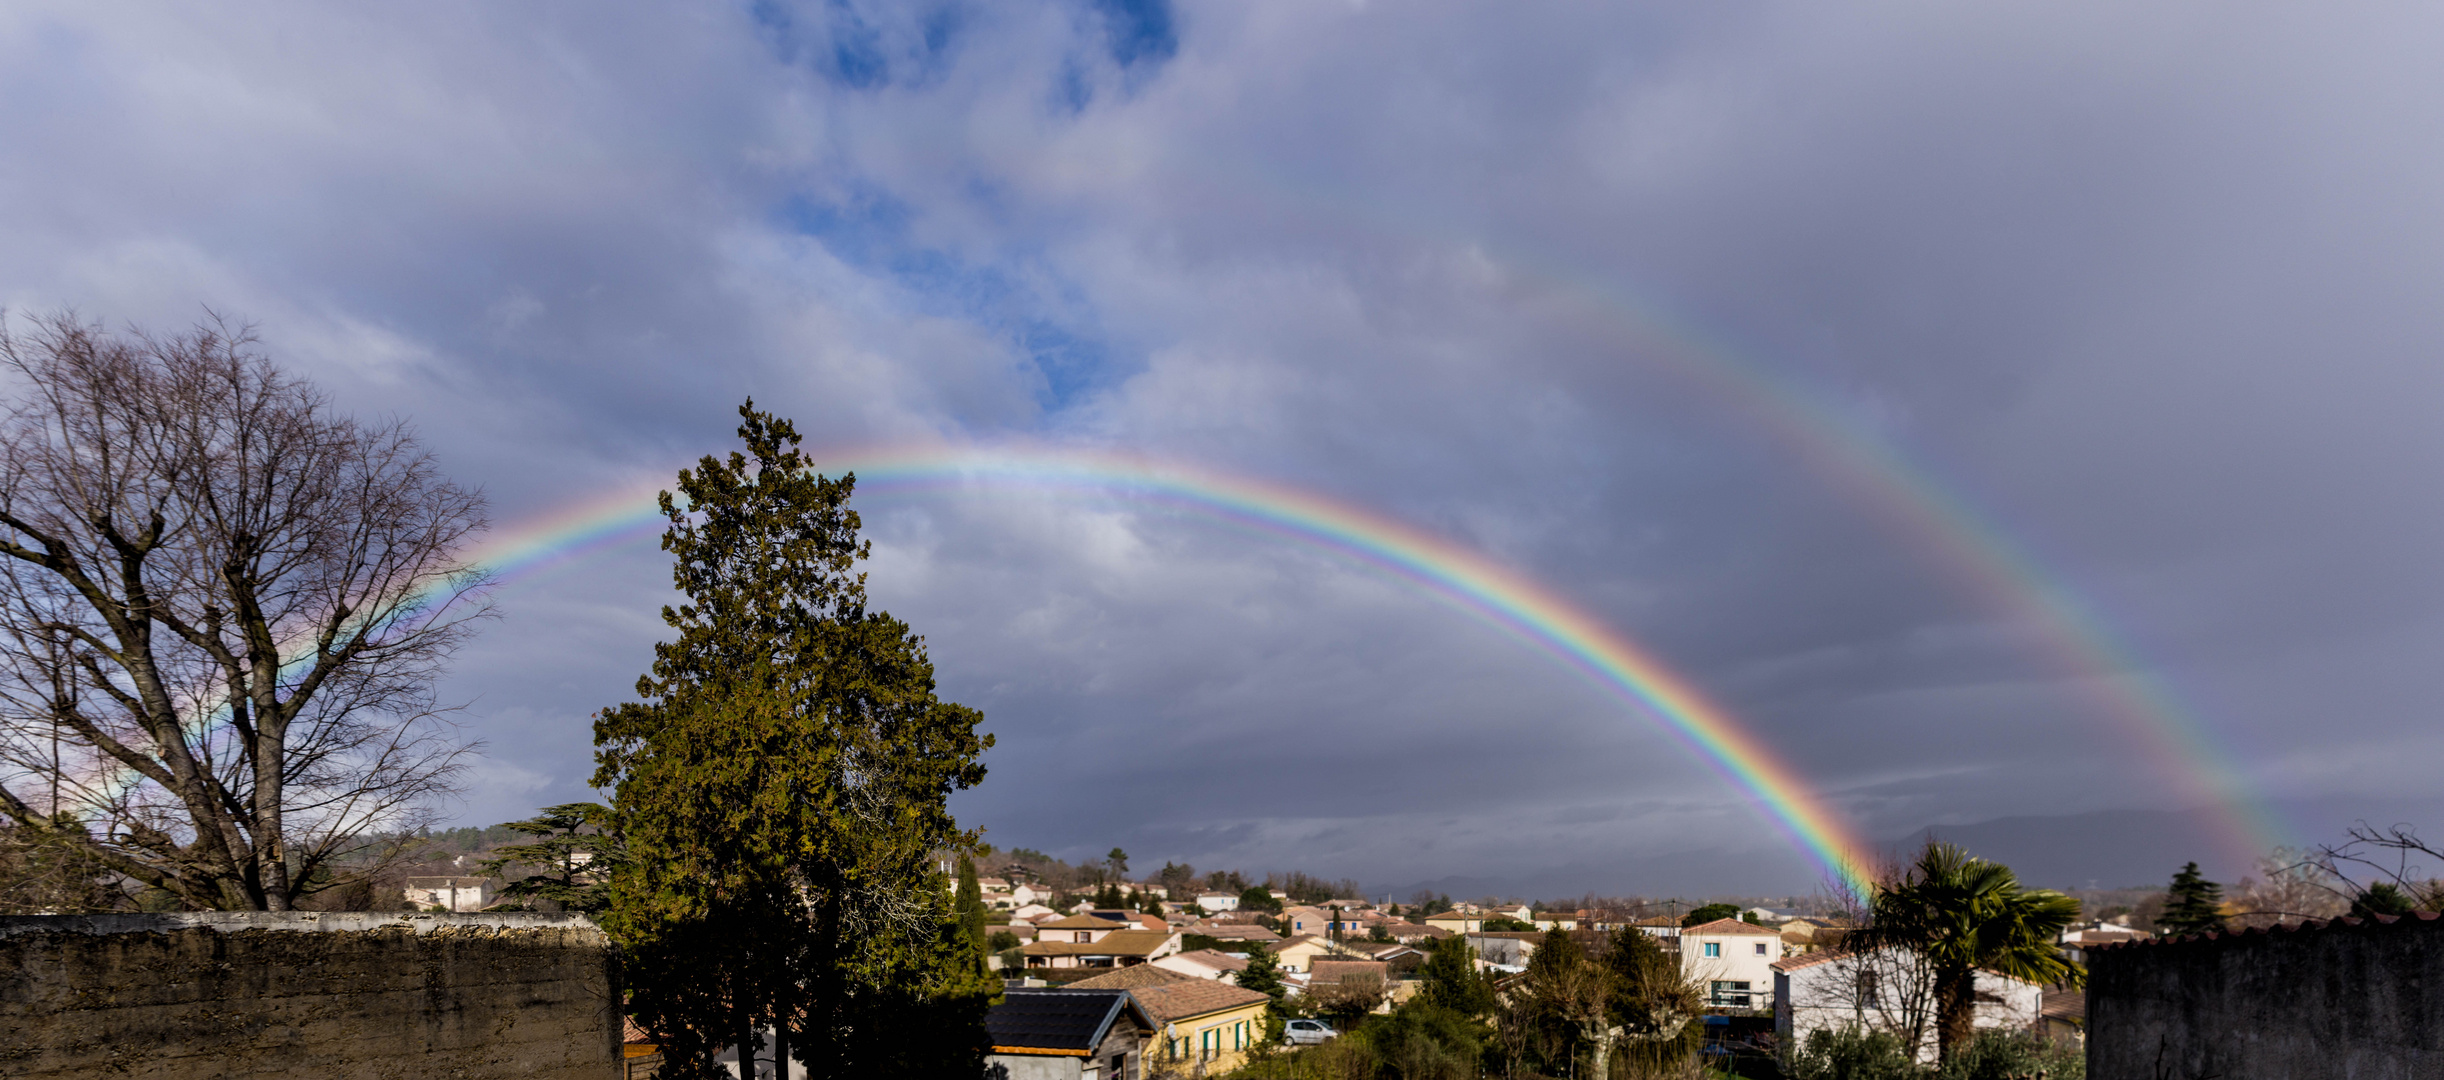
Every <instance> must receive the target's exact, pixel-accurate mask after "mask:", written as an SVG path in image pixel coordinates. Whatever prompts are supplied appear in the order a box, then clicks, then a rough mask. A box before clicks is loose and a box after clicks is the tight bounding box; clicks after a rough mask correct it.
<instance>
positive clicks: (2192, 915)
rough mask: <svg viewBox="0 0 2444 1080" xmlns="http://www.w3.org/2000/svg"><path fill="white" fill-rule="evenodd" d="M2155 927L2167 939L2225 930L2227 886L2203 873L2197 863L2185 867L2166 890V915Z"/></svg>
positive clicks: (2157, 921)
mask: <svg viewBox="0 0 2444 1080" xmlns="http://www.w3.org/2000/svg"><path fill="white" fill-rule="evenodd" d="M2155 925H2156V929H2158V930H2161V931H2162V932H2163V933H2164V934H2165V935H2166V936H2178V935H2181V934H2200V933H2205V932H2207V931H2209V930H2221V929H2223V886H2221V885H2217V884H2215V883H2214V882H2212V881H2208V880H2207V879H2206V876H2205V875H2203V874H2200V873H2199V872H2198V864H2197V863H2190V864H2189V865H2187V866H2184V867H2182V868H2181V872H2180V873H2177V874H2174V875H2173V876H2172V887H2171V888H2169V889H2166V890H2165V891H2164V913H2163V914H2161V915H2158V916H2156V918H2155Z"/></svg>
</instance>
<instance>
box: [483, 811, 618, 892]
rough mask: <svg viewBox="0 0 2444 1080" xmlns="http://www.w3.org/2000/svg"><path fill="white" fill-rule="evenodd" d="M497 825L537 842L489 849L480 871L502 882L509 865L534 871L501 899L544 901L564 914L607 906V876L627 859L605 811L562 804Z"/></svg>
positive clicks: (513, 885)
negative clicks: (519, 819) (557, 907)
mask: <svg viewBox="0 0 2444 1080" xmlns="http://www.w3.org/2000/svg"><path fill="white" fill-rule="evenodd" d="M501 827H502V828H504V829H515V830H517V831H518V832H521V833H524V834H526V835H528V836H532V837H535V838H536V839H535V840H534V842H532V843H526V844H510V845H507V846H503V847H498V848H494V849H492V856H493V857H492V858H490V859H486V860H484V862H483V863H482V867H483V871H484V873H486V874H490V875H492V876H495V877H503V878H505V877H507V876H508V871H509V869H510V868H511V867H513V866H532V867H537V868H538V872H536V873H533V874H529V875H527V876H525V877H522V878H519V879H517V880H516V881H512V882H510V883H509V885H508V887H507V888H504V889H502V890H501V897H502V898H503V899H506V900H518V901H532V900H548V901H551V902H552V903H554V904H558V905H559V906H560V907H561V908H562V909H563V910H566V911H583V912H588V913H592V912H598V911H601V910H603V909H604V908H606V907H608V906H610V903H611V885H610V879H611V875H612V874H613V873H614V872H615V871H616V870H617V868H618V867H619V864H620V862H621V861H622V860H623V859H625V858H626V856H627V852H626V849H625V848H624V847H623V846H622V845H621V844H620V839H619V832H618V831H617V830H616V829H615V828H613V826H612V819H611V808H610V807H607V806H604V805H602V804H600V803H590V802H586V803H562V804H560V805H558V806H547V807H544V808H543V812H542V813H541V814H538V815H536V816H535V817H534V818H532V819H530V820H527V821H512V822H508V823H507V824H504V825H502V826H501Z"/></svg>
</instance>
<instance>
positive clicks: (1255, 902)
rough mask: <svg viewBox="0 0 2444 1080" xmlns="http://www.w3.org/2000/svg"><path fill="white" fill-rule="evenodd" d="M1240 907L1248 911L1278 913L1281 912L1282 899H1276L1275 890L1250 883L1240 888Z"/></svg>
mask: <svg viewBox="0 0 2444 1080" xmlns="http://www.w3.org/2000/svg"><path fill="white" fill-rule="evenodd" d="M1239 907H1240V908H1241V909H1242V910H1246V911H1269V912H1272V913H1273V914H1276V915H1279V914H1281V901H1280V900H1277V899H1274V897H1273V891H1272V890H1271V889H1267V888H1265V887H1264V886H1262V885H1250V886H1248V887H1247V888H1245V889H1243V890H1240V893H1239Z"/></svg>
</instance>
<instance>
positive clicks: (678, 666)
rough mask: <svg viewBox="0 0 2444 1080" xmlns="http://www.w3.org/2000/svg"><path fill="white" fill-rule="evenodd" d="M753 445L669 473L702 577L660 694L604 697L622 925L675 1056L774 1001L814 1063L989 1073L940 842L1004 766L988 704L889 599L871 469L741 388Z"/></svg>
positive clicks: (885, 1070)
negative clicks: (876, 562) (880, 604)
mask: <svg viewBox="0 0 2444 1080" xmlns="http://www.w3.org/2000/svg"><path fill="white" fill-rule="evenodd" d="M739 413H740V416H741V417H742V423H741V424H740V426H739V429H738V433H739V436H740V437H741V438H742V439H743V440H744V441H745V443H746V452H745V453H738V452H733V453H731V454H730V455H729V456H728V457H727V459H716V458H712V457H707V458H704V459H703V460H702V461H701V462H699V463H698V465H697V467H696V468H695V469H693V470H687V471H682V472H681V473H680V474H679V482H678V488H679V493H678V494H677V495H676V496H674V495H673V494H671V493H669V492H664V493H663V494H662V496H661V508H662V513H663V516H664V517H666V518H667V519H668V520H669V527H668V529H667V531H665V533H664V534H663V538H662V546H663V549H664V550H666V551H668V552H670V553H671V554H672V556H673V557H674V561H675V563H676V568H675V570H674V576H675V578H676V581H677V584H678V587H679V590H680V591H681V592H682V593H684V594H685V595H686V598H687V599H686V602H685V603H684V604H682V605H680V606H679V607H677V608H665V609H663V613H662V617H663V620H664V621H665V622H666V623H668V624H669V625H670V626H671V627H672V628H673V629H674V630H676V631H677V635H676V640H673V641H669V642H664V643H662V644H658V645H656V646H655V647H654V663H653V668H652V671H651V673H650V674H648V675H646V676H645V677H643V678H641V679H639V680H638V682H637V694H638V697H639V698H641V699H642V700H640V701H637V702H632V703H629V704H625V705H620V706H616V707H614V708H610V709H605V710H604V711H603V712H601V713H600V714H598V715H597V717H596V720H595V743H596V746H597V750H596V764H597V769H596V772H595V776H594V781H593V782H594V785H595V786H596V787H598V788H609V789H612V790H613V797H612V808H613V810H614V812H615V819H616V824H617V825H618V827H619V830H620V832H621V833H622V835H623V836H624V837H625V838H626V840H627V844H628V852H629V860H628V862H627V863H626V864H625V865H624V866H623V867H622V868H621V869H620V871H619V872H618V873H617V874H616V875H615V876H614V877H613V879H612V905H611V908H610V911H609V913H608V915H607V917H606V920H605V922H606V927H605V928H606V929H608V930H609V931H611V933H612V934H613V935H614V936H615V937H616V938H617V939H618V940H619V941H620V943H621V945H622V947H623V949H624V951H625V953H626V956H627V960H628V962H627V964H626V967H625V970H626V972H627V980H626V981H627V984H628V988H629V989H630V991H631V994H630V999H629V1007H630V1010H631V1011H632V1012H633V1013H634V1014H635V1016H636V1018H637V1020H638V1021H639V1022H640V1023H641V1024H642V1025H643V1026H645V1027H646V1028H647V1029H648V1030H650V1031H651V1032H653V1034H654V1036H655V1041H656V1042H657V1043H659V1044H660V1045H661V1046H662V1048H663V1053H664V1056H665V1065H664V1071H663V1074H662V1075H664V1076H679V1077H698V1076H710V1075H714V1074H716V1073H718V1072H719V1070H718V1069H717V1068H716V1067H715V1066H714V1065H713V1064H712V1057H713V1053H714V1052H715V1051H716V1050H717V1049H718V1048H720V1047H721V1046H723V1045H737V1046H740V1047H741V1048H742V1049H752V1048H753V1047H754V1046H755V1045H756V1044H757V1042H758V1037H757V1036H756V1034H755V1032H756V1030H757V1029H758V1028H759V1027H763V1026H771V1025H776V1023H777V1028H776V1030H777V1034H778V1037H779V1039H780V1041H781V1043H782V1045H781V1046H780V1047H776V1049H777V1050H778V1051H780V1053H779V1054H777V1055H776V1056H781V1057H796V1058H797V1059H798V1060H800V1061H802V1062H804V1063H805V1064H806V1066H807V1071H808V1073H809V1074H810V1075H816V1076H839V1075H893V1076H899V1075H942V1076H951V1075H956V1076H959V1077H962V1078H965V1077H972V1076H975V1075H976V1074H977V1073H978V1072H979V1071H980V1070H981V1069H982V1068H983V1066H982V1053H983V1050H984V1030H983V1024H982V1017H983V1012H984V1009H985V1008H986V1007H987V1004H988V1003H989V1001H990V997H991V992H992V989H993V987H994V986H995V985H996V984H994V983H992V982H991V981H990V980H988V979H986V978H985V977H984V975H983V973H982V971H981V970H980V966H979V965H977V964H976V963H975V962H974V956H973V954H972V952H971V951H970V950H969V949H968V947H967V946H966V943H965V942H964V940H963V938H964V934H963V931H962V928H961V926H960V925H959V922H958V919H957V918H956V916H955V914H954V912H953V911H952V908H951V890H950V889H949V888H948V884H949V883H948V882H947V881H946V880H945V875H944V874H943V873H942V870H941V868H940V867H939V865H938V863H937V861H936V857H935V853H937V852H939V851H941V850H943V849H945V848H952V849H962V848H967V847H969V846H971V845H973V844H974V843H975V839H976V838H975V836H974V835H973V834H972V833H970V832H964V831H961V830H960V829H959V828H958V826H957V825H956V824H955V823H954V822H953V821H952V819H951V815H950V811H949V809H948V807H947V805H946V802H947V798H948V796H949V794H950V793H951V792H952V791H954V790H958V789H961V788H966V787H970V786H973V785H974V784H976V783H977V782H978V781H979V780H981V779H982V778H983V776H984V767H983V766H982V765H981V764H980V763H979V761H978V758H979V756H980V755H981V754H982V753H983V751H984V750H985V749H986V748H987V747H989V746H991V745H992V739H991V737H989V736H983V735H979V734H978V733H977V731H976V725H977V721H978V719H979V716H978V714H977V713H976V712H975V711H974V710H972V709H968V708H964V707H962V706H959V705H954V704H950V703H948V702H944V701H941V700H940V699H939V698H937V697H936V696H935V692H934V678H933V664H932V662H931V661H930V660H929V659H928V658H927V657H926V655H925V650H924V646H923V640H922V639H921V638H918V637H916V636H915V635H914V634H912V633H910V632H909V628H908V626H907V624H905V623H902V622H900V621H899V620H897V619H894V618H892V617H891V616H889V615H887V614H884V613H882V612H879V611H873V610H869V609H868V608H867V606H866V593H865V578H864V575H863V574H861V573H858V572H857V571H856V568H857V564H858V562H859V561H860V560H862V559H864V558H865V557H866V556H867V554H868V551H869V547H868V545H866V544H864V543H861V542H860V541H859V540H858V538H857V530H858V519H857V514H856V513H855V512H854V511H852V510H850V509H849V507H848V501H849V496H850V493H851V491H852V488H853V485H854V482H855V481H854V478H853V477H852V476H843V477H841V478H839V479H837V480H834V479H829V478H826V477H824V476H822V475H820V474H818V473H817V472H816V471H815V470H814V469H813V468H812V466H811V465H810V464H809V462H808V461H807V460H806V459H805V458H804V457H803V456H802V455H801V454H800V452H799V450H798V449H797V443H798V435H797V432H796V431H795V430H794V429H793V428H792V426H791V425H790V423H789V422H788V421H787V420H783V419H779V418H776V417H773V416H770V415H768V414H765V413H762V412H758V411H756V409H755V408H754V404H753V403H752V402H749V403H748V404H747V405H746V406H745V407H742V408H741V409H740V410H739Z"/></svg>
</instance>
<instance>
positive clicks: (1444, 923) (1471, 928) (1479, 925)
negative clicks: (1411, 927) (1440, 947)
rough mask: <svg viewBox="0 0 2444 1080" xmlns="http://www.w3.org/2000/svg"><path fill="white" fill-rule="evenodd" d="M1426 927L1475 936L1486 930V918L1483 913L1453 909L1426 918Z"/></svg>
mask: <svg viewBox="0 0 2444 1080" xmlns="http://www.w3.org/2000/svg"><path fill="white" fill-rule="evenodd" d="M1426 925H1427V926H1431V927H1434V928H1436V929H1439V930H1442V931H1444V932H1446V933H1452V934H1473V933H1476V932H1477V931H1479V930H1483V929H1485V916H1484V914H1483V913H1481V912H1471V911H1462V910H1460V909H1458V908H1453V909H1451V910H1449V911H1446V912H1443V913H1442V914H1440V915H1428V916H1426Z"/></svg>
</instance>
